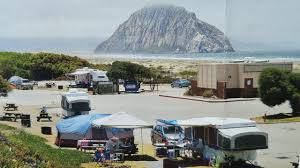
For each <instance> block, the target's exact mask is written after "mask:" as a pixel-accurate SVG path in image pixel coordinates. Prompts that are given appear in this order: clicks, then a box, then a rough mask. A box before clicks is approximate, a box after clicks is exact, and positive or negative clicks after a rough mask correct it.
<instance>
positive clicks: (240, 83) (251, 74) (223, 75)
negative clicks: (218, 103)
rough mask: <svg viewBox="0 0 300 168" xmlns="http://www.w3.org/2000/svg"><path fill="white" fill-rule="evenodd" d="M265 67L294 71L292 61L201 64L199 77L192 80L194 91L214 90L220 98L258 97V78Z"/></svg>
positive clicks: (199, 94) (200, 93)
mask: <svg viewBox="0 0 300 168" xmlns="http://www.w3.org/2000/svg"><path fill="white" fill-rule="evenodd" d="M265 68H278V69H281V70H287V71H292V69H293V63H292V62H267V61H261V62H243V61H239V62H232V63H204V64H200V65H199V69H198V75H197V79H196V80H194V81H192V92H193V94H195V95H198V96H202V95H203V93H204V91H205V90H212V91H213V94H214V95H215V96H217V97H218V98H223V99H226V98H238V97H257V96H258V91H257V88H258V80H259V75H260V73H261V71H262V70H263V69H265Z"/></svg>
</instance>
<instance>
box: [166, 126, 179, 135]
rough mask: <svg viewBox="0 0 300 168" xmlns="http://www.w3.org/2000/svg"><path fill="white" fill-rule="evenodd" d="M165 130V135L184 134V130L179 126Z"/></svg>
mask: <svg viewBox="0 0 300 168" xmlns="http://www.w3.org/2000/svg"><path fill="white" fill-rule="evenodd" d="M163 129H164V133H165V134H175V133H179V132H182V128H181V127H177V126H170V127H164V128H163Z"/></svg>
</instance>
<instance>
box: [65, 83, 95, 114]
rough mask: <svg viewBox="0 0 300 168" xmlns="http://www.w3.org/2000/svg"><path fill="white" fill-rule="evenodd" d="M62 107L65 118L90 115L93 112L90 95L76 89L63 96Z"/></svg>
mask: <svg viewBox="0 0 300 168" xmlns="http://www.w3.org/2000/svg"><path fill="white" fill-rule="evenodd" d="M61 107H62V109H63V113H62V114H63V117H71V116H76V115H82V114H89V111H90V110H91V106H90V99H89V97H88V94H87V93H85V92H79V91H78V90H76V89H70V91H69V92H65V93H63V94H62V97H61Z"/></svg>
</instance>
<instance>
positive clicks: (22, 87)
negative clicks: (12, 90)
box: [17, 80, 35, 90]
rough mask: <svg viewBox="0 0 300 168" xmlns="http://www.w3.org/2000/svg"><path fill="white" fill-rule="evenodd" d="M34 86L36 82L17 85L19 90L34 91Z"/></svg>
mask: <svg viewBox="0 0 300 168" xmlns="http://www.w3.org/2000/svg"><path fill="white" fill-rule="evenodd" d="M34 85H35V82H34V81H28V80H24V81H23V82H22V83H21V84H18V85H17V89H20V90H33V86H34Z"/></svg>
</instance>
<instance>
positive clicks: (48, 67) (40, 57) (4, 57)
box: [0, 52, 109, 80]
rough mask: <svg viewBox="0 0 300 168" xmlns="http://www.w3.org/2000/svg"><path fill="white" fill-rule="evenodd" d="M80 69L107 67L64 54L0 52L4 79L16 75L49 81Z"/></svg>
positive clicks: (0, 72)
mask: <svg viewBox="0 0 300 168" xmlns="http://www.w3.org/2000/svg"><path fill="white" fill-rule="evenodd" d="M82 67H92V68H100V69H103V70H107V69H108V68H109V65H100V64H91V63H89V62H88V61H86V60H84V59H81V58H79V57H76V56H75V57H72V56H67V55H64V54H52V53H35V54H34V53H15V52H0V74H1V75H2V76H3V77H4V78H6V79H8V78H9V77H11V76H13V75H17V76H21V77H23V78H28V79H33V80H49V79H55V78H57V77H60V76H62V75H64V74H66V73H70V72H72V71H74V70H75V69H77V68H82Z"/></svg>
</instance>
